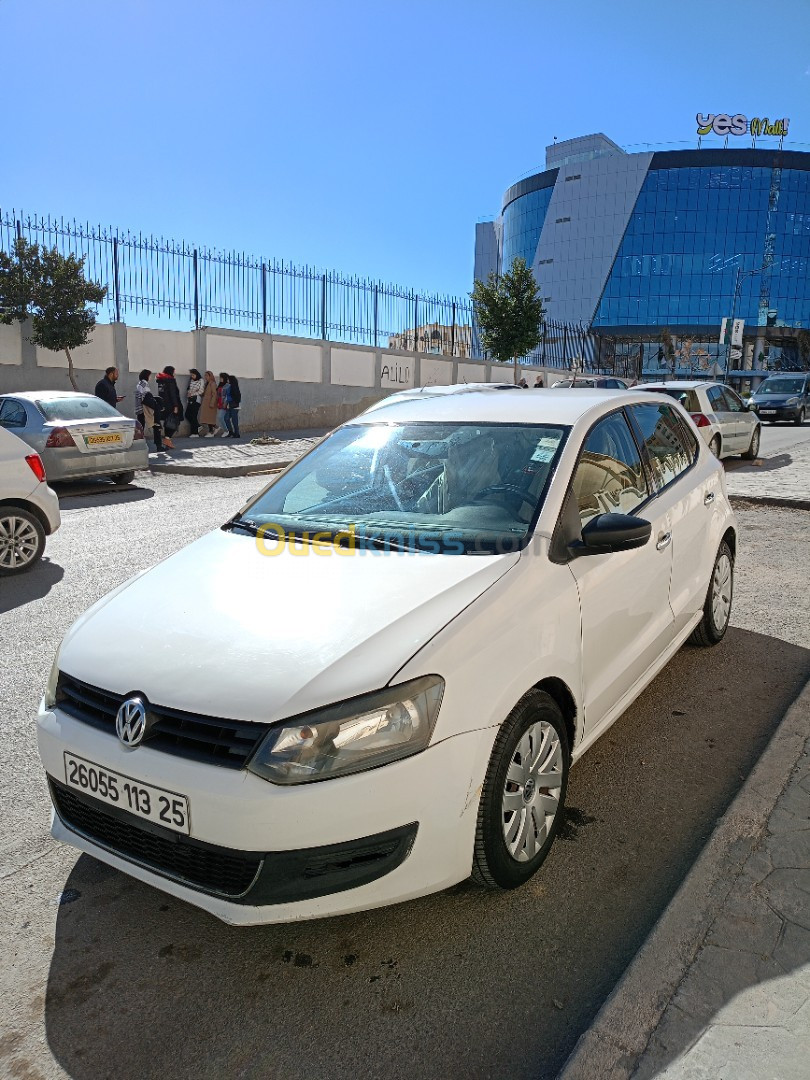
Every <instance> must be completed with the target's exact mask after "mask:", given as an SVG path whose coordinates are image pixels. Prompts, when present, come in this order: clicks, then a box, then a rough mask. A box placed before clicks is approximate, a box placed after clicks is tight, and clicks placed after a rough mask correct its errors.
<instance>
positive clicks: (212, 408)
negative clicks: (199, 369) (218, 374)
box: [198, 371, 217, 435]
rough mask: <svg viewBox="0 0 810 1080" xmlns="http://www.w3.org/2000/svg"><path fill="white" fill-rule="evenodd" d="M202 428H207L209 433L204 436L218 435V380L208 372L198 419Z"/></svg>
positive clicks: (204, 381)
mask: <svg viewBox="0 0 810 1080" xmlns="http://www.w3.org/2000/svg"><path fill="white" fill-rule="evenodd" d="M198 420H199V423H200V427H201V428H204V427H207V428H208V431H207V432H204V433H203V434H207V435H216V433H217V380H216V378H215V377H214V373H213V371H206V373H205V379H204V380H203V392H202V402H201V403H200V415H199V417H198Z"/></svg>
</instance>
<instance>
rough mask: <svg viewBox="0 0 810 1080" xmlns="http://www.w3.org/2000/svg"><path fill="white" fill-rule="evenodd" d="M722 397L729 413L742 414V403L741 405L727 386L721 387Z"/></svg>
mask: <svg viewBox="0 0 810 1080" xmlns="http://www.w3.org/2000/svg"><path fill="white" fill-rule="evenodd" d="M723 397H724V398H725V401H726V408H727V409H728V410H729V412H742V411H743V403H742V401H741V400H740V399H739V398H738V397H737V395H736V394H735V393H734V391H733V390H732V389H731V388H730V387H728V386H724V387H723Z"/></svg>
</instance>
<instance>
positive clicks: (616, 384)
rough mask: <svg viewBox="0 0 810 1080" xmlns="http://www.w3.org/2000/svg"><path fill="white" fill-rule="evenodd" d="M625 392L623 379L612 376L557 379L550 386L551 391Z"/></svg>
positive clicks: (580, 376)
mask: <svg viewBox="0 0 810 1080" xmlns="http://www.w3.org/2000/svg"><path fill="white" fill-rule="evenodd" d="M572 387H573V388H575V389H577V390H626V389H627V383H626V382H625V380H624V379H617V378H616V377H615V376H614V375H577V377H576V379H558V380H557V382H554V383H552V384H551V389H552V390H570V389H571V388H572Z"/></svg>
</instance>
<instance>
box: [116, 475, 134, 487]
mask: <svg viewBox="0 0 810 1080" xmlns="http://www.w3.org/2000/svg"><path fill="white" fill-rule="evenodd" d="M134 479H135V473H134V472H120V473H116V475H115V476H114V477H113V478H112V481H113V483H114V484H115V486H116V487H124V485H125V484H131V483H132V481H133V480H134Z"/></svg>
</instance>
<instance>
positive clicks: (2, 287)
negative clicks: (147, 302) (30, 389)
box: [0, 237, 107, 390]
mask: <svg viewBox="0 0 810 1080" xmlns="http://www.w3.org/2000/svg"><path fill="white" fill-rule="evenodd" d="M106 295H107V287H106V285H99V284H98V283H97V282H95V281H88V280H87V278H86V277H85V276H84V259H77V258H76V256H75V255H62V254H61V253H60V252H59V251H58V249H57V248H55V247H54V248H40V247H39V245H37V244H30V243H29V242H28V241H27V240H26V239H25V238H24V237H18V238H17V240H16V241H15V244H14V251H13V252H11V253H8V252H3V251H0V322H3V323H6V324H10V323H13V322H25V320H26V319H30V320H31V332H30V334H29V338H30V340H31V342H32V343H33V344H34V345H39V346H40V347H41V348H43V349H50V350H52V351H53V352H64V353H65V356H67V362H68V378H69V379H70V385H71V386H72V387H73V389H74V390H78V389H79V386H78V383H77V382H76V372H75V369H74V367H73V357H72V355H71V352H70V350H71V349H78V348H79V347H80V346H81V345H86V344H87V342H88V341H89V340H90V335H91V334H92V332H93V327H94V326H95V325H96V316H95V312H94V311H93V309H92V308H91V307H90V306H89V305H91V304H100V303H101V301H102V300H103V299H104V297H105V296H106Z"/></svg>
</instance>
